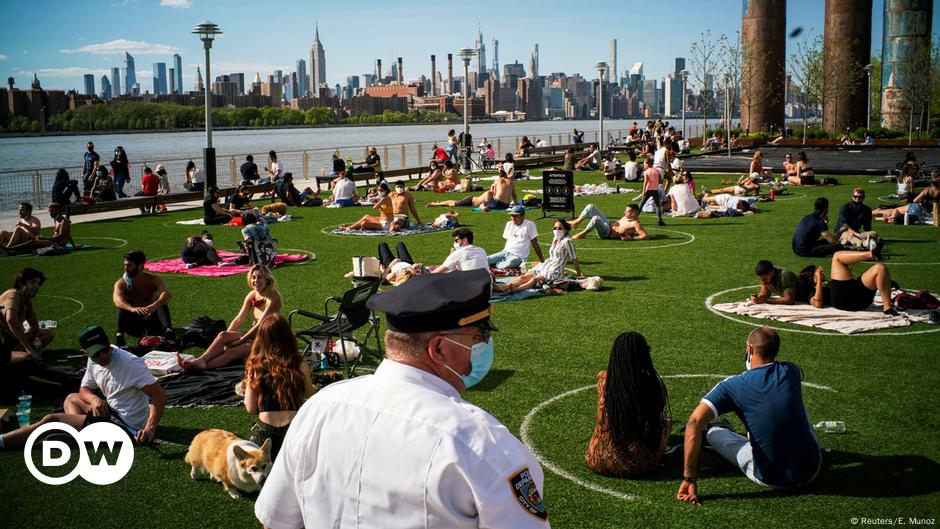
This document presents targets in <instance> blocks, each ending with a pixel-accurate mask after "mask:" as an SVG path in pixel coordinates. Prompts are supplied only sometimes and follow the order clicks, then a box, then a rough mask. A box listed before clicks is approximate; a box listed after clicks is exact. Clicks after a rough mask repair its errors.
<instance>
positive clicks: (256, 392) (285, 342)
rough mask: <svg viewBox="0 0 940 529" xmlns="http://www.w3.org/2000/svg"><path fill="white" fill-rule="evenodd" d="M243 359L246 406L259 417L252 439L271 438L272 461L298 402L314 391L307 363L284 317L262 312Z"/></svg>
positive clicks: (258, 443) (262, 440)
mask: <svg viewBox="0 0 940 529" xmlns="http://www.w3.org/2000/svg"><path fill="white" fill-rule="evenodd" d="M257 327H258V332H257V334H256V337H255V340H254V343H253V344H252V346H251V352H250V353H249V354H248V358H247V359H246V360H245V378H244V379H243V380H244V383H245V409H246V410H248V413H250V414H252V415H257V416H258V420H257V421H255V424H254V425H252V427H251V442H253V443H255V444H257V445H258V446H261V445H262V444H264V442H265V441H266V440H268V439H270V440H271V461H274V459H275V458H277V453H278V452H279V451H280V449H281V445H282V444H283V443H284V435H286V434H287V428H288V426H290V423H291V421H292V420H294V416H295V415H297V410H299V409H300V406H301V405H302V404H303V403H304V402H305V401H306V400H307V399H308V398H310V396H311V395H313V394H314V392H315V390H314V387H313V382H312V381H311V375H310V367H309V366H308V365H307V363H306V362H304V360H303V357H301V355H300V353H299V352H297V340H296V338H294V333H293V331H292V330H291V327H290V323H288V321H287V318H285V317H284V316H283V315H281V314H277V313H275V314H271V315H269V316H265V317H264V318H263V319H262V320H261V322H260V323H259V324H258V325H257Z"/></svg>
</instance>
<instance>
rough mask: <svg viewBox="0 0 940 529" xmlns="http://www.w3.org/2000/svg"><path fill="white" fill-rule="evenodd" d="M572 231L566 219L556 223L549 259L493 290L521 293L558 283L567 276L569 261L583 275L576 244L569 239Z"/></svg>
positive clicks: (497, 285)
mask: <svg viewBox="0 0 940 529" xmlns="http://www.w3.org/2000/svg"><path fill="white" fill-rule="evenodd" d="M570 231H571V224H568V221H566V220H564V219H558V220H556V221H555V225H554V227H553V228H552V234H553V235H554V236H555V237H554V239H552V246H551V248H549V250H548V259H546V260H545V261H543V262H541V263H539V264H538V265H536V266H535V267H534V268H532V270H529V271H528V272H526V273H525V274H523V275H521V276H519V277H517V278H516V279H515V280H513V281H512V282H511V283H496V284H495V285H494V286H493V290H496V291H497V292H510V293H512V292H520V291H522V290H528V289H530V288H536V287H538V286H540V285H541V284H542V283H545V282H547V281H556V280H558V279H561V278H562V277H564V275H565V265H567V264H568V261H573V262H574V269H575V272H577V274H578V276H580V275H581V264H580V263H579V262H578V255H577V253H576V252H575V250H574V242H572V241H571V238H570V237H568V233H569V232H570Z"/></svg>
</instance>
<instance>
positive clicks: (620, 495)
mask: <svg viewBox="0 0 940 529" xmlns="http://www.w3.org/2000/svg"><path fill="white" fill-rule="evenodd" d="M661 376H662V378H680V379H681V378H721V379H725V378H728V377H729V376H731V375H718V374H711V373H681V374H677V375H661ZM802 384H803V385H804V386H806V387H809V388H814V389H820V390H824V391H831V392H833V393H836V390H834V389H832V388H830V387H829V386H823V385H821V384H813V383H811V382H803V383H802ZM596 387H597V386H596V385H595V384H591V385H588V386H583V387H580V388H575V389H571V390H568V391H565V392H564V393H561V394H559V395H555V396H554V397H551V398H550V399H547V400H544V401H542V402H540V403H538V404H537V405H536V406H535V407H534V408H532V409H531V410H529V413H527V414H526V416H525V418H523V419H522V424H521V425H520V426H519V437H520V438H521V440H522V443H523V444H524V445H526V447H527V448H528V449H529V450H530V451H531V452H532V454H533V455H534V456H535V458H536V459H538V460H539V462H540V463H541V464H542V467H543V468H546V469H548V470H550V471H552V472H554V473H555V474H557V475H559V476H561V477H562V478H564V479H566V480H568V481H570V482H572V483H575V484H576V485H580V486H582V487H584V488H586V489H588V490H591V491H594V492H600V493H601V494H607V495H608V496H613V497H614V498H617V499H621V500H626V501H633V500H636V499H639V496H637V495H636V494H631V493H628V492H620V491H617V490H613V489H609V488H607V487H604V486H602V485H598V484H596V483H593V482H591V481H588V480H586V479H582V478H579V477H577V476H575V475H574V474H572V473H570V472H568V471H567V470H565V469H563V468H561V467H559V466H558V465H556V464H554V463H552V462H551V461H550V460H549V459H548V458H547V457H545V455H543V454H542V453H541V452H539V451H538V449H537V448H535V443H533V442H532V437H531V436H530V435H529V429H530V428H531V426H532V421H533V420H534V419H535V416H536V415H538V414H539V412H541V411H542V410H543V409H545V408H546V407H548V406H550V405H552V404H554V403H556V402H558V401H560V400H562V399H565V398H567V397H570V396H572V395H576V394H578V393H582V392H584V391H588V390H592V389H595V388H596Z"/></svg>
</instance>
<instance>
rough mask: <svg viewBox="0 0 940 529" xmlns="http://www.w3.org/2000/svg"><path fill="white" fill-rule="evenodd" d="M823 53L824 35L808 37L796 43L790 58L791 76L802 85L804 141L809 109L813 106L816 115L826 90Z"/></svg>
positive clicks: (804, 139) (804, 140) (804, 141)
mask: <svg viewBox="0 0 940 529" xmlns="http://www.w3.org/2000/svg"><path fill="white" fill-rule="evenodd" d="M822 55H823V53H822V37H821V36H816V37H815V38H812V39H810V38H809V37H806V38H804V39H803V40H802V41H800V42H798V43H797V44H796V49H795V50H794V52H793V54H792V55H790V59H789V71H790V76H791V77H792V78H793V79H794V80H796V82H797V83H799V85H800V100H801V102H802V108H803V143H806V127H807V111H808V110H809V109H810V108H812V109H813V111H814V116H815V115H816V111H817V110H818V109H819V106H820V104H821V102H822V99H823V96H822V94H823V92H824V91H825V87H824V85H825V79H824V77H825V74H824V71H823V60H822ZM814 119H815V118H814Z"/></svg>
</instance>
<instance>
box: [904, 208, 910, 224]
mask: <svg viewBox="0 0 940 529" xmlns="http://www.w3.org/2000/svg"><path fill="white" fill-rule="evenodd" d="M910 220H911V216H910V214H909V213H908V210H904V225H905V226H907V224H908V223H909V222H910Z"/></svg>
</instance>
